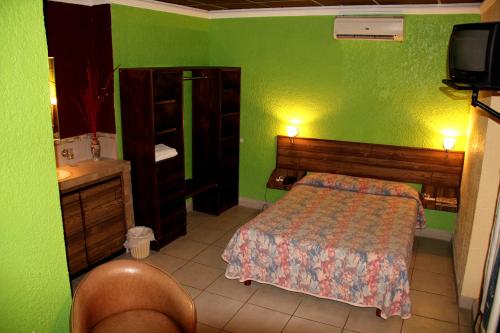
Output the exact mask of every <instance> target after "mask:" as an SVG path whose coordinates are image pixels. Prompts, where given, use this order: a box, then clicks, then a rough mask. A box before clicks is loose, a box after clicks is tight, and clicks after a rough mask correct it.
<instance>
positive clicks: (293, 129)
mask: <svg viewBox="0 0 500 333" xmlns="http://www.w3.org/2000/svg"><path fill="white" fill-rule="evenodd" d="M286 133H287V135H288V138H289V139H290V142H291V143H293V139H294V138H295V137H296V136H297V135H299V128H298V127H297V126H287V127H286Z"/></svg>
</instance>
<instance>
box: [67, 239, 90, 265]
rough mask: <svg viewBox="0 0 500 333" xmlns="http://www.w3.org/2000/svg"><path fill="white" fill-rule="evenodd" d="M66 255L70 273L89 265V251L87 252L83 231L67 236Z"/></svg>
mask: <svg viewBox="0 0 500 333" xmlns="http://www.w3.org/2000/svg"><path fill="white" fill-rule="evenodd" d="M66 255H67V257H68V268H69V272H70V274H74V273H76V272H78V271H80V270H82V269H84V268H86V267H87V253H86V252H85V238H84V237H83V233H79V234H75V235H73V236H71V237H68V238H66Z"/></svg>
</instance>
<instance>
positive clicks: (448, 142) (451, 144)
mask: <svg viewBox="0 0 500 333" xmlns="http://www.w3.org/2000/svg"><path fill="white" fill-rule="evenodd" d="M456 142H457V139H456V138H451V137H444V138H443V148H444V150H446V151H448V150H452V149H453V148H455V143H456Z"/></svg>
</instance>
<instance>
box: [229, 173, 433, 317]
mask: <svg viewBox="0 0 500 333" xmlns="http://www.w3.org/2000/svg"><path fill="white" fill-rule="evenodd" d="M424 225H425V217H424V210H423V207H422V205H421V202H420V200H419V195H418V193H417V192H416V191H415V190H414V189H413V188H411V187H410V186H408V185H405V184H401V183H395V182H387V181H381V180H375V179H369V178H359V177H348V176H343V175H335V174H324V173H315V174H311V175H308V176H306V177H304V178H303V179H302V180H301V181H300V182H298V183H297V184H296V185H295V186H294V187H293V188H292V190H291V191H290V192H289V193H288V194H287V195H286V196H285V197H283V198H282V199H281V200H279V201H278V202H277V203H276V204H274V205H273V206H271V207H270V208H269V209H267V210H265V211H264V212H263V213H261V214H260V215H258V216H257V217H255V218H254V219H252V220H251V221H249V222H248V223H246V224H245V225H243V226H241V227H240V228H239V229H238V230H237V231H236V233H235V234H234V235H233V237H232V239H231V240H230V242H229V243H228V245H227V247H226V249H225V250H224V252H223V255H222V257H223V259H224V260H225V261H226V262H227V269H226V277H227V278H229V279H239V281H242V282H243V281H247V280H254V281H258V282H261V283H267V284H271V285H275V286H278V287H281V288H284V289H287V290H291V291H296V292H301V293H306V294H309V295H313V296H317V297H321V298H326V299H332V300H337V301H342V302H346V303H349V304H352V305H356V306H364V307H375V308H378V309H380V310H381V316H382V317H383V318H387V317H389V316H394V315H397V316H401V317H402V318H403V319H406V318H409V317H410V315H411V302H410V285H409V275H408V268H409V265H410V260H411V253H412V245H413V237H414V232H415V228H416V227H419V228H422V227H424Z"/></svg>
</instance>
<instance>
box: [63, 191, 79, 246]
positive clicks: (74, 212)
mask: <svg viewBox="0 0 500 333" xmlns="http://www.w3.org/2000/svg"><path fill="white" fill-rule="evenodd" d="M61 209H62V216H63V225H64V235H65V236H66V237H70V236H72V235H74V234H76V233H81V232H82V231H83V218H82V208H81V206H80V195H79V193H73V194H69V195H65V196H63V197H61Z"/></svg>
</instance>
